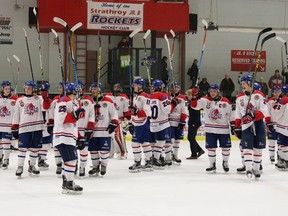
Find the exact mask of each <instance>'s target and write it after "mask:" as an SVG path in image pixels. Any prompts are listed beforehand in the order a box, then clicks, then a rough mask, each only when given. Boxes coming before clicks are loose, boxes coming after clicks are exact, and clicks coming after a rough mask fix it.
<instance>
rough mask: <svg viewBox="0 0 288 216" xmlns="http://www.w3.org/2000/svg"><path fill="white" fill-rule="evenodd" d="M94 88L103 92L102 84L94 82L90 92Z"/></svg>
mask: <svg viewBox="0 0 288 216" xmlns="http://www.w3.org/2000/svg"><path fill="white" fill-rule="evenodd" d="M92 88H98V89H99V90H100V92H102V91H103V85H102V83H97V82H93V83H91V85H90V88H89V91H90V92H91V91H92Z"/></svg>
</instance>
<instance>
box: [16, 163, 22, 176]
mask: <svg viewBox="0 0 288 216" xmlns="http://www.w3.org/2000/svg"><path fill="white" fill-rule="evenodd" d="M22 173H23V166H18V168H17V170H16V173H15V175H16V176H17V177H18V178H21V176H22Z"/></svg>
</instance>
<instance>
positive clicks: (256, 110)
mask: <svg viewBox="0 0 288 216" xmlns="http://www.w3.org/2000/svg"><path fill="white" fill-rule="evenodd" d="M252 80H253V79H252V76H251V75H250V74H248V75H244V76H243V77H242V78H241V86H242V88H243V91H244V92H243V93H240V94H239V95H237V98H236V110H235V129H234V133H235V134H236V136H237V137H238V138H241V145H242V148H243V154H244V163H245V168H246V175H247V177H248V178H251V177H252V175H254V176H255V178H256V179H258V178H260V177H261V174H260V164H261V161H262V149H264V148H265V146H266V133H265V124H264V121H263V120H264V118H265V117H266V122H267V124H266V125H267V127H268V128H269V130H270V131H272V130H273V125H272V124H271V122H270V116H269V113H268V108H267V104H266V101H265V96H264V95H263V93H262V92H260V91H258V90H255V91H253V89H252ZM248 103H249V104H248Z"/></svg>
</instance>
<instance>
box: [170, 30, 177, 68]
mask: <svg viewBox="0 0 288 216" xmlns="http://www.w3.org/2000/svg"><path fill="white" fill-rule="evenodd" d="M170 33H171V34H172V36H173V44H172V50H171V61H173V58H174V49H175V42H176V35H175V32H174V31H173V30H172V29H170ZM171 64H172V62H171Z"/></svg>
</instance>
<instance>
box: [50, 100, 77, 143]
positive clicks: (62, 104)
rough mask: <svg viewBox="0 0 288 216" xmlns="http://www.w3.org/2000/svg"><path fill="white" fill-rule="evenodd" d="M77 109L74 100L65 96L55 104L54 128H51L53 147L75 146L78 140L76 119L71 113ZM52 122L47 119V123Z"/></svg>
mask: <svg viewBox="0 0 288 216" xmlns="http://www.w3.org/2000/svg"><path fill="white" fill-rule="evenodd" d="M78 108H79V103H78V101H77V100H76V99H74V100H71V99H70V98H69V97H67V96H63V97H61V98H59V99H58V101H56V102H55V107H54V113H53V116H54V128H53V146H57V145H60V144H65V145H73V146H76V140H77V139H78V129H77V126H76V119H75V118H74V116H73V114H72V112H73V111H76V110H77V109H78ZM51 121H52V120H51V119H49V122H51Z"/></svg>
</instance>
